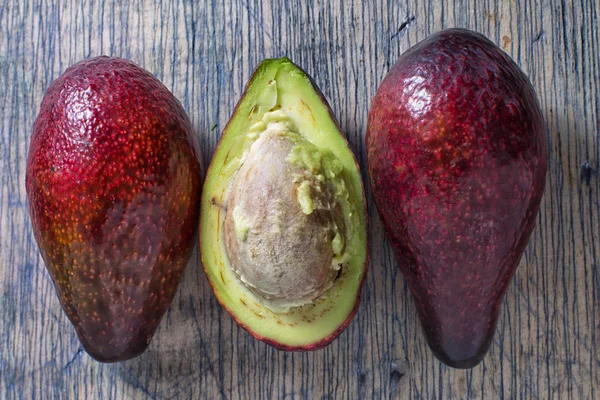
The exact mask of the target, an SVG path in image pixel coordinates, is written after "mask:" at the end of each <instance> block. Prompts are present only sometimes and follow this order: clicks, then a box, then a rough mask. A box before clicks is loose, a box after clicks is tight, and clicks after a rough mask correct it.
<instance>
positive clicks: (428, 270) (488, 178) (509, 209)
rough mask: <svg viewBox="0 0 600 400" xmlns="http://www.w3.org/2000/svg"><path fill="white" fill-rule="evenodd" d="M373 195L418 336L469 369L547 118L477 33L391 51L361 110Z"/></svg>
mask: <svg viewBox="0 0 600 400" xmlns="http://www.w3.org/2000/svg"><path fill="white" fill-rule="evenodd" d="M366 145H367V160H368V172H369V176H370V179H371V184H372V189H373V196H374V199H375V204H376V206H377V210H378V212H379V216H380V218H381V220H382V222H383V225H384V228H385V231H386V232H387V235H388V237H389V239H390V242H391V244H392V247H393V249H394V253H395V255H396V259H397V262H398V265H399V267H400V270H401V271H402V273H403V275H404V276H405V278H406V280H407V281H408V284H409V287H410V290H411V292H412V294H413V297H414V299H415V305H416V307H417V310H418V313H419V317H420V320H421V323H422V326H423V328H424V331H425V335H426V338H427V341H428V343H429V346H430V347H431V349H432V350H433V352H434V354H435V355H436V357H437V358H439V359H440V360H441V361H443V362H444V363H446V364H448V365H449V366H452V367H456V368H472V367H474V366H475V365H477V364H478V363H479V362H480V361H481V359H482V358H483V357H484V356H485V354H486V352H487V350H488V348H489V346H490V343H491V341H492V338H493V335H494V331H495V328H496V322H497V318H498V310H499V309H500V304H501V302H502V299H503V296H504V293H505V291H506V288H507V286H508V284H509V282H510V280H511V278H512V276H513V275H514V273H515V269H516V267H517V265H518V264H519V260H520V259H521V255H522V254H523V250H524V249H525V246H526V245H527V242H528V241H529V237H530V236H531V233H532V230H533V228H534V226H535V221H536V218H537V215H538V210H539V206H540V201H541V198H542V194H543V191H544V186H545V182H546V168H547V162H548V145H547V143H546V125H545V123H544V119H543V117H542V113H541V110H540V106H539V102H538V100H537V97H536V95H535V91H534V89H533V87H532V85H531V83H530V82H529V79H528V78H527V76H526V75H525V74H524V73H523V71H521V69H520V68H519V66H518V65H517V64H516V63H515V62H514V61H513V60H512V59H511V58H510V57H509V56H508V55H507V54H505V53H504V52H503V51H501V50H500V49H499V48H498V47H497V46H496V45H495V44H494V43H493V42H491V41H490V40H489V39H487V38H486V37H485V36H483V35H481V34H479V33H476V32H472V31H468V30H465V29H449V30H445V31H442V32H439V33H437V34H434V35H432V36H430V37H429V38H427V39H426V40H424V41H422V42H420V43H418V44H417V45H415V46H414V47H412V48H411V49H409V50H408V51H406V52H405V53H404V54H402V55H401V56H400V58H399V59H398V61H397V62H396V64H395V65H394V67H393V68H392V69H391V70H390V72H389V73H388V74H387V76H386V77H385V79H384V80H383V82H382V83H381V85H380V86H379V89H378V91H377V94H376V96H375V98H374V99H373V103H372V105H371V109H370V112H369V120H368V128H367V137H366Z"/></svg>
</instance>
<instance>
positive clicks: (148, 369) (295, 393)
mask: <svg viewBox="0 0 600 400" xmlns="http://www.w3.org/2000/svg"><path fill="white" fill-rule="evenodd" d="M122 3H124V4H122ZM599 15H600V3H599V2H598V1H596V0H576V1H573V2H570V1H566V0H552V1H539V0H524V1H520V0H483V1H475V0H455V1H451V0H448V1H446V0H444V1H441V0H429V1H416V0H406V1H402V2H396V1H392V0H388V1H385V0H372V1H359V0H347V1H342V0H331V1H328V0H281V1H267V0H223V1H204V0H203V1H182V0H179V1H173V2H166V1H165V2H162V1H158V0H157V1H131V2H120V1H108V0H86V1H81V2H79V1H64V2H59V1H57V0H31V1H18V0H0V106H1V110H0V117H1V118H0V141H1V142H0V162H1V168H0V180H1V185H0V398H2V399H15V398H28V399H29V398H31V399H33V398H36V399H37V398H86V399H92V398H100V399H106V398H111V399H113V398H123V397H127V398H130V397H133V398H152V399H158V398H160V399H162V398H177V397H181V398H210V399H213V398H214V399H217V398H227V399H228V398H233V399H237V398H241V399H250V398H256V399H270V398H282V399H296V398H298V399H301V398H303V399H317V398H323V399H333V398H368V399H371V398H373V399H379V398H403V399H404V398H415V399H421V398H424V399H431V398H439V399H454V398H469V399H470V398H494V399H501V398H515V399H516V398H519V399H521V398H526V399H530V398H544V399H545V398H552V399H597V398H600V356H599V354H598V351H599V350H600V240H599V237H600V234H599V233H600V203H599V199H600V193H599V189H600V176H599V174H598V171H599V158H600V157H599V156H600V151H599V140H600V56H599V54H600V29H599V23H600V21H599ZM454 26H461V27H467V28H470V29H475V30H478V31H480V32H482V33H484V34H486V35H488V36H489V37H490V38H491V39H492V40H493V41H495V42H496V43H498V44H499V45H500V46H501V47H502V48H503V49H504V50H505V51H506V52H508V53H509V54H510V55H511V56H512V57H513V58H514V59H515V60H516V61H517V63H518V64H519V65H521V67H522V68H523V70H524V71H525V72H526V73H527V74H528V75H529V76H530V78H531V81H532V83H533V85H534V87H535V88H536V90H537V92H538V95H539V98H540V102H541V105H542V109H543V112H544V116H545V118H546V121H547V123H548V141H549V145H550V146H549V149H550V166H549V173H548V183H547V188H546V193H545V196H544V199H543V203H542V207H541V212H540V214H539V217H538V221H537V228H536V229H535V231H534V234H533V237H532V239H531V242H530V244H529V246H528V248H527V250H526V253H525V255H524V256H523V259H522V262H521V265H520V267H519V269H518V271H517V274H516V276H515V278H514V281H513V282H512V284H511V285H510V288H509V290H508V293H507V295H506V300H505V302H504V305H503V308H502V311H501V315H500V320H499V324H498V328H497V332H496V336H495V338H494V342H493V344H492V347H491V350H490V352H489V354H488V356H487V357H486V358H485V360H484V362H483V363H482V364H481V365H480V366H478V367H477V368H475V369H473V370H469V371H461V370H453V369H450V368H447V367H445V366H443V365H442V364H441V363H439V362H438V361H436V360H435V359H434V358H433V356H432V354H431V352H430V351H429V350H428V348H427V345H426V343H425V341H424V338H423V336H422V334H421V332H420V326H419V323H418V320H417V317H416V313H415V309H414V306H413V302H412V299H411V298H410V295H409V294H408V291H407V287H406V284H405V282H404V280H403V278H402V276H401V275H400V274H399V273H398V270H397V268H396V265H395V261H394V259H393V256H392V253H391V251H390V246H389V244H388V242H387V240H386V239H385V236H384V233H383V230H382V226H381V224H380V222H379V220H378V217H377V215H376V212H375V208H374V206H373V203H372V199H371V197H370V192H368V193H367V195H368V200H369V206H370V213H369V215H370V220H371V225H370V236H371V243H372V258H371V260H372V261H371V268H370V270H369V273H368V277H367V281H366V284H365V287H364V290H363V300H362V303H361V305H360V309H359V311H358V315H357V316H356V318H355V320H354V321H353V323H352V324H351V325H350V327H349V328H348V329H347V330H346V331H345V332H344V333H343V334H342V335H341V337H340V338H339V339H338V340H336V341H335V342H334V343H332V344H331V345H330V346H329V347H327V348H325V349H323V350H320V351H316V352H312V353H285V352H279V351H277V350H275V349H273V348H270V347H268V346H267V345H265V344H263V343H261V342H258V341H256V340H254V339H253V338H252V337H250V335H249V334H247V333H246V332H245V331H243V330H242V329H240V328H239V327H237V325H236V324H235V323H234V322H233V320H232V319H231V318H230V317H229V315H227V313H225V312H224V311H223V309H222V308H221V307H220V306H219V305H218V303H217V302H216V300H215V298H214V296H213V295H212V293H211V291H210V288H209V286H208V284H207V282H206V279H205V277H204V273H203V272H202V268H201V265H200V263H199V257H198V253H197V251H195V252H194V254H193V256H192V260H191V261H190V263H189V265H188V268H187V270H186V272H185V275H184V277H183V281H182V283H181V286H180V289H179V292H178V295H177V296H176V298H175V300H174V302H173V304H172V306H171V308H170V310H169V312H168V314H167V315H166V316H165V318H164V320H163V322H162V324H161V326H160V328H159V330H158V332H157V334H156V336H155V338H154V340H153V341H152V344H151V346H150V348H149V349H148V351H147V352H146V353H145V354H143V355H142V356H141V357H139V358H137V359H134V360H131V361H128V362H125V363H119V364H106V365H102V364H99V363H96V362H94V361H93V360H92V359H91V358H90V357H89V356H87V355H86V354H85V352H83V350H82V348H81V347H80V345H79V343H78V341H77V338H76V336H75V332H74V330H73V328H72V327H71V326H70V324H69V322H68V321H67V318H66V316H65V315H64V313H63V312H62V310H61V309H60V306H59V303H58V300H57V298H56V295H55V293H54V289H53V287H52V284H51V281H50V278H49V276H48V274H47V272H46V270H45V267H44V265H43V262H42V260H41V257H40V253H39V251H38V248H37V245H36V243H35V241H34V239H33V235H32V231H31V224H30V221H29V217H28V209H27V200H26V195H25V184H24V182H25V162H26V156H27V151H28V146H29V138H30V134H31V127H32V125H33V121H34V119H35V117H36V115H37V112H38V109H39V104H40V101H41V98H42V96H43V94H44V91H45V89H46V88H47V87H48V85H49V84H50V82H51V81H52V80H54V79H55V78H57V77H58V76H59V75H60V74H61V73H62V72H63V71H64V69H65V68H66V67H67V66H69V65H70V64H72V63H74V62H76V61H78V60H80V59H82V58H85V57H90V56H95V55H100V54H107V55H115V56H122V57H126V58H130V59H132V60H134V61H135V62H136V63H138V64H140V65H141V66H143V67H145V68H146V69H148V70H150V71H152V72H153V73H154V74H156V76H157V77H158V78H159V79H161V80H162V81H163V82H164V83H165V85H166V86H167V87H169V88H170V89H171V90H172V91H173V93H174V94H175V95H176V96H177V97H178V98H179V99H180V100H181V101H182V103H183V105H184V107H185V109H186V110H187V112H188V113H189V115H190V118H191V120H192V122H193V124H194V128H195V130H196V132H197V137H198V140H199V142H200V144H201V150H202V155H203V156H204V163H205V165H207V164H208V161H209V160H210V156H211V154H212V152H213V150H214V148H215V145H216V143H217V140H218V137H219V132H220V131H221V130H222V128H223V127H224V125H225V123H226V122H227V120H228V118H229V116H230V114H231V112H232V110H233V107H234V105H235V103H236V102H237V100H238V99H239V97H240V95H241V94H242V91H243V87H244V84H245V82H246V80H247V79H248V78H249V76H250V74H251V72H252V70H253V68H254V67H255V66H256V65H257V64H258V63H259V62H260V60H262V59H263V58H266V57H276V56H283V55H287V56H289V57H291V58H292V59H293V60H294V61H295V62H296V63H298V64H299V65H301V66H302V67H303V68H304V69H305V70H306V71H308V72H309V73H310V74H311V75H312V76H313V77H314V79H315V81H316V82H317V83H318V84H319V86H320V87H321V89H322V91H323V92H324V94H325V95H326V97H327V98H328V99H329V102H330V103H331V106H332V108H333V110H334V113H335V114H336V115H337V117H338V119H339V121H340V124H341V127H342V129H343V130H344V132H345V133H346V135H347V137H348V139H349V141H350V144H351V146H352V148H353V149H354V150H355V152H356V155H357V158H358V160H359V162H360V163H361V166H362V168H363V170H364V167H365V150H364V141H363V138H364V135H365V130H366V120H367V112H368V109H369V105H370V99H371V98H372V97H373V95H374V94H375V91H376V89H377V85H378V84H379V83H380V82H381V80H382V79H383V77H384V75H385V73H386V72H387V71H388V70H389V68H390V66H391V65H393V63H394V61H395V60H396V58H397V57H398V55H399V54H401V53H402V52H403V51H405V50H406V49H407V48H408V47H409V46H411V45H413V44H415V43H417V42H418V41H420V40H422V39H424V38H425V37H426V36H427V35H429V34H431V33H433V32H435V31H438V30H440V29H441V28H445V27H454ZM364 178H366V175H365V176H364ZM367 190H369V188H368V185H367Z"/></svg>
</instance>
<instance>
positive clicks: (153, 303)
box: [26, 57, 202, 362]
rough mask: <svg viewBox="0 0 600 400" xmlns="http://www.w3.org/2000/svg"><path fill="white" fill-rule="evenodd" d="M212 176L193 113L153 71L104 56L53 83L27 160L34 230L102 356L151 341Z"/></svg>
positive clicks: (95, 353) (135, 350)
mask: <svg viewBox="0 0 600 400" xmlns="http://www.w3.org/2000/svg"><path fill="white" fill-rule="evenodd" d="M201 181H202V168H201V165H200V163H199V158H198V154H197V152H196V150H195V148H194V143H193V131H192V126H191V123H190V121H189V118H188V117H187V115H186V113H185V111H184V110H183V107H182V106H181V104H180V103H179V102H178V101H177V99H176V98H175V97H174V96H173V95H172V94H171V93H170V92H169V90H168V89H167V88H166V87H165V86H163V85H162V84H161V83H160V82H159V81H158V80H157V79H156V78H154V77H153V76H152V75H151V74H150V73H149V72H147V71H145V70H143V69H141V68H139V67H138V66H136V65H135V64H134V63H132V62H130V61H128V60H124V59H118V58H109V57H97V58H92V59H88V60H84V61H81V62H79V63H77V64H75V65H74V66H72V67H70V68H68V69H67V70H66V71H65V73H64V74H63V75H62V76H61V77H59V78H58V79H57V80H56V81H54V82H53V83H52V84H51V85H50V87H49V88H48V90H47V92H46V94H45V96H44V99H43V101H42V105H41V107H40V113H39V115H38V117H37V119H36V121H35V124H34V127H33V135H32V140H31V144H30V149H29V155H28V160H27V172H26V188H27V195H28V199H29V207H30V214H31V220H32V225H33V232H34V235H35V238H36V240H37V243H38V245H39V247H40V250H41V253H42V258H43V259H44V262H45V264H46V267H47V269H48V272H49V273H50V276H51V277H52V280H53V282H54V286H55V289H56V292H57V295H58V298H59V300H60V303H61V305H62V307H63V309H64V311H65V312H66V314H67V316H68V317H69V320H70V321H71V323H72V324H73V325H74V327H75V330H76V332H77V334H78V336H79V339H80V341H81V343H82V345H83V347H84V348H85V350H86V351H87V352H88V353H89V354H90V355H91V356H92V357H93V358H95V359H96V360H98V361H102V362H114V361H122V360H127V359H130V358H133V357H135V356H137V355H139V354H141V353H142V352H143V351H144V350H145V349H146V348H147V347H148V344H149V343H150V340H151V338H152V336H153V334H154V332H155V330H156V328H157V327H158V324H159V323H160V320H161V318H162V316H163V314H164V313H165V311H166V310H167V308H168V307H169V304H170V303H171V300H172V299H173V296H174V294H175V292H176V289H177V286H178V284H179V280H180V277H181V274H182V272H183V270H184V268H185V265H186V264H187V261H188V259H189V257H190V254H191V250H192V246H193V244H194V238H195V235H196V229H197V222H198V217H199V204H200V203H199V201H200V189H201V183H202V182H201Z"/></svg>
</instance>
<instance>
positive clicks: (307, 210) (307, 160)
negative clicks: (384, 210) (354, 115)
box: [200, 58, 368, 350]
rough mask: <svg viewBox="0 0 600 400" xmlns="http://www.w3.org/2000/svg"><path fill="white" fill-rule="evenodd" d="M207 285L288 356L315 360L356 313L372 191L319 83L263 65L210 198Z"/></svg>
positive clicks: (205, 197)
mask: <svg viewBox="0 0 600 400" xmlns="http://www.w3.org/2000/svg"><path fill="white" fill-rule="evenodd" d="M200 249H201V254H202V263H203V265H204V269H205V271H206V275H207V278H208V281H209V283H210V285H211V287H212V289H213V291H214V293H215V295H216V297H217V299H218V301H219V302H220V303H221V305H222V306H223V307H225V309H226V310H227V311H228V312H229V313H230V314H231V316H232V317H233V318H234V319H235V320H236V322H237V323H238V324H239V325H241V326H242V327H243V328H245V329H246V330H248V332H250V333H251V334H252V335H253V336H254V337H255V338H257V339H260V340H262V341H264V342H266V343H268V344H271V345H273V346H275V347H277V348H279V349H282V350H315V349H318V348H322V347H324V346H326V345H327V344H329V343H330V342H331V341H332V340H333V339H335V338H336V337H337V336H338V335H339V334H340V333H341V332H342V331H343V330H344V329H345V328H346V327H347V326H348V324H349V323H350V321H351V319H352V317H353V316H354V314H355V313H356V310H357V307H358V303H359V299H360V291H361V287H362V284H363V281H364V277H365V274H366V270H367V265H368V243H367V221H366V206H365V196H364V189H363V184H362V180H361V175H360V171H359V168H358V166H357V163H356V160H355V158H354V155H353V153H352V151H351V150H350V148H349V146H348V143H347V141H346V139H345V138H344V136H343V135H342V134H341V132H340V129H339V127H338V125H337V123H336V121H335V118H334V117H333V115H332V113H331V110H330V108H329V106H328V104H327V102H326V101H325V99H324V97H323V95H322V94H321V92H320V91H319V90H318V88H317V87H316V85H315V84H314V82H313V81H312V79H311V78H310V77H309V76H308V75H307V74H306V73H305V72H304V71H303V70H302V69H300V68H299V67H298V66H296V65H295V64H294V63H292V62H291V61H290V60H289V59H287V58H281V59H269V60H265V61H263V62H262V63H261V64H260V65H259V67H258V68H257V69H256V71H255V72H254V75H253V76H252V78H251V80H250V82H249V83H248V85H247V87H246V90H245V92H244V95H243V96H242V98H241V100H240V102H239V103H238V105H237V107H236V109H235V111H234V113H233V116H232V117H231V119H230V121H229V123H228V124H227V126H226V127H225V130H224V131H223V134H222V136H221V139H220V141H219V145H218V146H217V150H216V151H215V154H214V156H213V159H212V161H211V164H210V167H209V169H208V173H207V177H206V181H205V184H204V189H203V193H202V206H201V223H200Z"/></svg>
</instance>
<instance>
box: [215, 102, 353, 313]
mask: <svg viewBox="0 0 600 400" xmlns="http://www.w3.org/2000/svg"><path fill="white" fill-rule="evenodd" d="M249 137H251V138H256V140H255V141H253V142H252V144H251V145H250V146H249V149H248V150H247V151H246V153H245V156H243V157H242V159H241V161H240V163H241V166H240V168H239V171H238V173H237V175H236V176H235V178H234V180H233V183H232V186H231V190H230V193H229V197H228V200H227V213H226V216H225V222H224V223H225V225H224V235H225V245H226V250H227V254H228V256H229V261H230V264H231V267H232V268H233V270H234V271H235V272H236V274H237V276H238V277H239V279H240V280H241V282H242V283H243V284H244V285H245V286H246V287H247V288H248V289H249V290H250V291H251V292H252V293H253V294H254V295H255V296H256V297H257V299H258V300H259V301H260V302H261V303H263V304H264V306H265V307H267V308H269V309H270V310H271V311H273V312H277V313H285V312H288V311H289V309H290V308H292V307H298V306H303V305H306V304H310V303H311V302H313V300H315V299H316V298H318V297H319V296H322V295H323V294H324V293H325V292H326V291H327V290H328V289H329V288H331V286H332V285H333V282H334V281H335V279H336V277H337V275H338V272H339V270H340V268H341V266H342V263H343V258H344V250H345V245H344V237H345V224H344V213H343V211H342V206H341V205H340V202H339V201H338V199H337V194H338V193H341V194H342V198H344V196H343V193H344V192H346V191H345V187H344V185H343V180H342V179H341V176H340V173H341V170H342V167H341V165H340V164H339V162H337V160H336V159H335V158H334V156H333V155H330V154H324V153H322V152H321V151H319V149H317V147H316V146H314V145H313V144H311V143H310V142H309V141H308V140H306V139H305V138H304V137H302V135H301V134H299V133H297V129H296V128H295V127H294V126H293V124H292V122H291V121H290V120H289V119H287V118H286V116H285V113H284V112H283V111H282V110H280V109H279V110H275V111H271V112H268V113H266V114H265V116H264V117H263V119H262V120H261V121H260V122H258V123H257V124H255V126H253V127H251V128H250V133H249ZM346 197H347V192H346Z"/></svg>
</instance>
